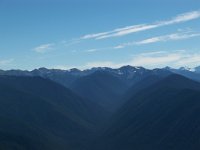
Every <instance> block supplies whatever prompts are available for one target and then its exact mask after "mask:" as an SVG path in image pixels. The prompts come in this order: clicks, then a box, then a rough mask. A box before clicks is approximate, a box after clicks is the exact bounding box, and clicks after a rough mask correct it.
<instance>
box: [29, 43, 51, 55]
mask: <svg viewBox="0 0 200 150" xmlns="http://www.w3.org/2000/svg"><path fill="white" fill-rule="evenodd" d="M53 46H54V43H48V44H43V45H40V46H37V47H35V48H34V49H33V50H34V51H35V52H37V53H46V52H48V51H49V50H52V49H53Z"/></svg>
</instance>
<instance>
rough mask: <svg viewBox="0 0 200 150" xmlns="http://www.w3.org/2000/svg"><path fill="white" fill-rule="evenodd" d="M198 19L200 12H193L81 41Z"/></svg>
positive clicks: (91, 36) (86, 37)
mask: <svg viewBox="0 0 200 150" xmlns="http://www.w3.org/2000/svg"><path fill="white" fill-rule="evenodd" d="M198 18H200V11H192V12H187V13H183V14H180V15H178V16H176V17H174V18H172V19H170V20H165V21H157V22H154V23H152V24H139V25H132V26H127V27H123V28H118V29H114V30H111V31H107V32H101V33H95V34H87V35H84V36H82V37H81V38H80V39H81V40H85V39H96V40H99V39H105V38H111V37H120V36H125V35H129V34H132V33H136V32H140V31H145V30H150V29H154V28H158V27H162V26H168V25H173V24H177V23H183V22H187V21H191V20H194V19H198Z"/></svg>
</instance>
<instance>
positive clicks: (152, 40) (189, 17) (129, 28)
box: [0, 0, 200, 70]
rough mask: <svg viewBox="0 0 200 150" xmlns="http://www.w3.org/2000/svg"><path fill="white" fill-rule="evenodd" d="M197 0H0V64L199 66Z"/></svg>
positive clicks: (199, 12) (28, 66)
mask: <svg viewBox="0 0 200 150" xmlns="http://www.w3.org/2000/svg"><path fill="white" fill-rule="evenodd" d="M199 42H200V0H162V1H161V0H0V69H4V70H9V69H22V70H32V69H35V68H40V67H46V68H51V69H52V68H54V69H70V68H78V69H87V68H92V67H113V68H118V67H121V66H124V65H132V66H143V67H146V68H162V67H165V66H170V67H173V68H179V67H181V66H184V67H190V68H193V67H196V66H200V44H199Z"/></svg>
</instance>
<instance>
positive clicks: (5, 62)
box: [0, 59, 14, 66]
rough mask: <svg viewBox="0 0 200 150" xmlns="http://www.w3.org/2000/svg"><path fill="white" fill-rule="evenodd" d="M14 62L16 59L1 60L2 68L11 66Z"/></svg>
mask: <svg viewBox="0 0 200 150" xmlns="http://www.w3.org/2000/svg"><path fill="white" fill-rule="evenodd" d="M13 61H14V59H4V60H0V66H6V65H10V64H11V63H12V62H13Z"/></svg>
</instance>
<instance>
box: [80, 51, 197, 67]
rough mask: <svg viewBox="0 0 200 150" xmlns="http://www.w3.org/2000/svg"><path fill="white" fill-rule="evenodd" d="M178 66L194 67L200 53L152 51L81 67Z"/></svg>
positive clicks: (89, 63)
mask: <svg viewBox="0 0 200 150" xmlns="http://www.w3.org/2000/svg"><path fill="white" fill-rule="evenodd" d="M166 64H168V66H170V67H174V68H179V67H182V66H185V64H187V66H188V67H191V68H192V67H196V66H197V65H198V64H200V53H195V54H192V53H187V52H186V51H185V50H177V51H173V52H167V51H159V52H158V51H153V52H147V53H142V54H139V55H135V56H133V57H132V58H131V59H130V60H129V61H127V62H121V63H116V62H112V61H99V62H88V63H87V64H86V65H85V66H83V67H82V69H88V68H92V67H112V68H119V67H121V66H125V65H131V66H143V67H146V68H155V67H165V66H166Z"/></svg>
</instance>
